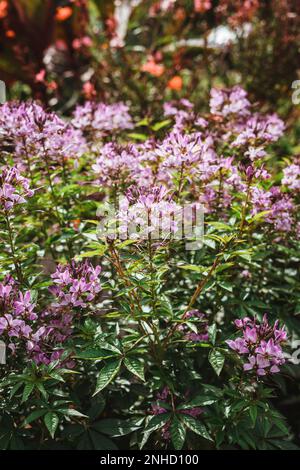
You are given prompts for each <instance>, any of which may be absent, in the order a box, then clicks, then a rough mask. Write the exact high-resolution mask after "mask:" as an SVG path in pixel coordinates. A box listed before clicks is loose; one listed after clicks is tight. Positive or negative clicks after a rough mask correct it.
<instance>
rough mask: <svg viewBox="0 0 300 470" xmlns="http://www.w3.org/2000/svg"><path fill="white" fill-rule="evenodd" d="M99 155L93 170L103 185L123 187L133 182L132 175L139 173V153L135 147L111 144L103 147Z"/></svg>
mask: <svg viewBox="0 0 300 470" xmlns="http://www.w3.org/2000/svg"><path fill="white" fill-rule="evenodd" d="M99 153H100V155H99V156H98V158H97V160H96V163H95V164H94V165H93V166H92V169H93V170H94V172H95V173H96V175H97V180H98V181H99V182H100V183H102V184H104V183H106V184H107V183H108V184H109V185H121V184H122V183H125V182H128V180H129V181H130V180H132V175H133V174H134V173H136V172H138V169H139V164H138V151H137V149H136V147H135V146H133V145H128V146H121V145H117V144H115V143H112V142H109V143H108V144H105V145H103V147H102V148H101V149H100V152H99Z"/></svg>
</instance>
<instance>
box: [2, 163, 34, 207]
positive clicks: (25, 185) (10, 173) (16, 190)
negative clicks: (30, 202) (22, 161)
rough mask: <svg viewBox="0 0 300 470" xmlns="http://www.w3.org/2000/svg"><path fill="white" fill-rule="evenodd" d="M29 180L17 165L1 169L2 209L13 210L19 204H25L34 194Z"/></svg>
mask: <svg viewBox="0 0 300 470" xmlns="http://www.w3.org/2000/svg"><path fill="white" fill-rule="evenodd" d="M33 194H34V192H33V190H31V189H30V187H29V180H28V179H27V178H25V177H24V176H22V175H21V174H20V172H19V170H18V169H17V168H15V167H4V168H2V169H0V210H4V211H5V212H9V211H11V210H12V209H13V208H14V207H15V206H16V205H17V204H24V203H25V202H26V198H28V197H31V196H33Z"/></svg>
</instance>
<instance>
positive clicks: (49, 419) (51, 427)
mask: <svg viewBox="0 0 300 470" xmlns="http://www.w3.org/2000/svg"><path fill="white" fill-rule="evenodd" d="M44 423H45V425H46V428H47V429H48V431H49V433H50V436H51V437H52V439H54V435H55V431H56V429H57V426H58V423H59V418H58V416H57V414H56V413H54V412H53V411H49V412H48V413H47V414H46V415H45V416H44Z"/></svg>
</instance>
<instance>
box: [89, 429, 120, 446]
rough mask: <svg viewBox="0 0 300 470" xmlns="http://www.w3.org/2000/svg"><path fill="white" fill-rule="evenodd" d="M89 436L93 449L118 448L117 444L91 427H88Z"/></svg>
mask: <svg viewBox="0 0 300 470" xmlns="http://www.w3.org/2000/svg"><path fill="white" fill-rule="evenodd" d="M89 436H90V438H91V441H92V443H93V447H94V449H95V450H118V448H117V446H116V445H115V444H114V443H113V441H111V440H110V439H108V438H107V437H105V436H102V435H101V434H99V433H98V432H96V431H93V429H89Z"/></svg>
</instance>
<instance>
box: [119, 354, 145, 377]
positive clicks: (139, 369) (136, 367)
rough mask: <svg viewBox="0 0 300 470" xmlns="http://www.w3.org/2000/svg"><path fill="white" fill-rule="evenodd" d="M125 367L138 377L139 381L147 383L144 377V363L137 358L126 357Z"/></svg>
mask: <svg viewBox="0 0 300 470" xmlns="http://www.w3.org/2000/svg"><path fill="white" fill-rule="evenodd" d="M124 365H125V367H126V368H127V369H128V370H129V372H131V373H132V374H134V375H136V376H137V377H138V378H139V379H141V380H143V382H144V381H145V375H144V361H142V359H139V358H137V357H126V358H125V360H124Z"/></svg>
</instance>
